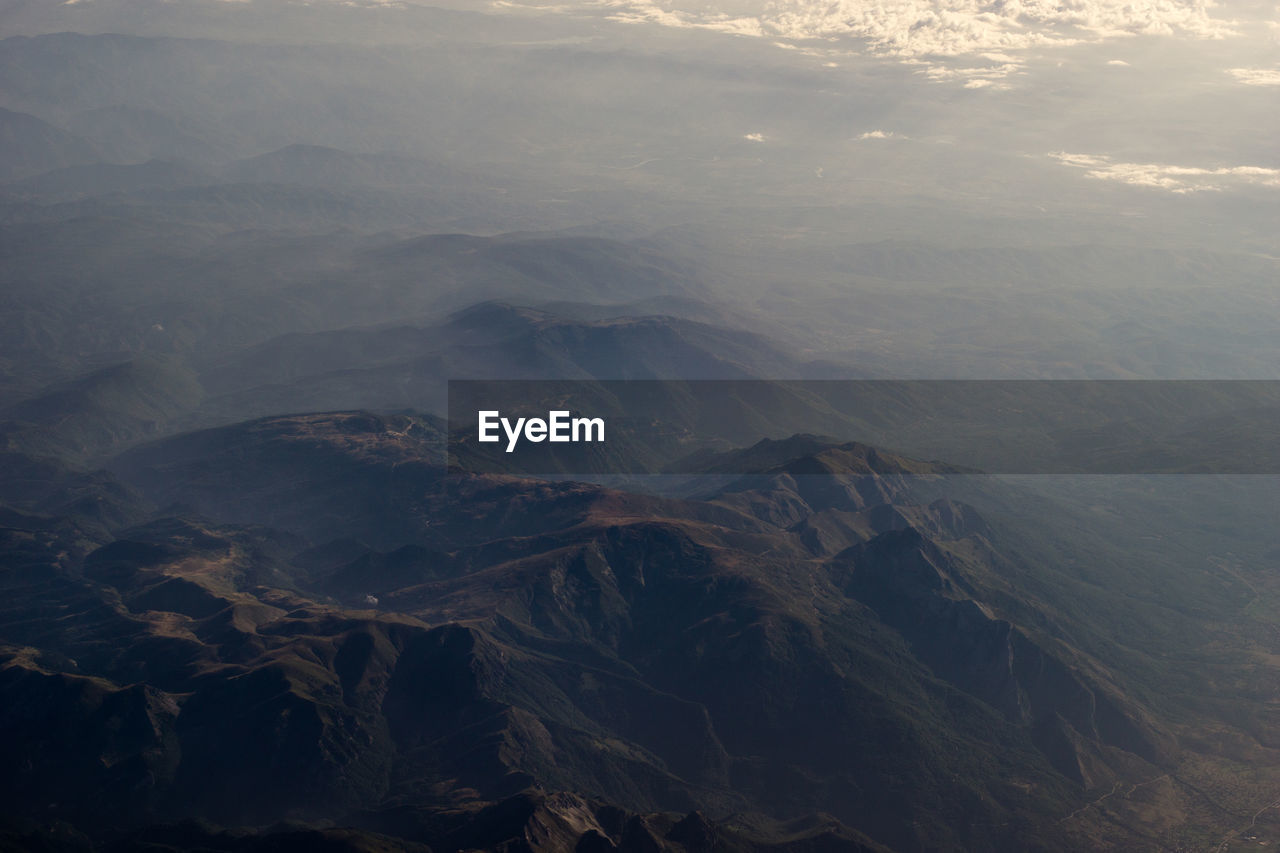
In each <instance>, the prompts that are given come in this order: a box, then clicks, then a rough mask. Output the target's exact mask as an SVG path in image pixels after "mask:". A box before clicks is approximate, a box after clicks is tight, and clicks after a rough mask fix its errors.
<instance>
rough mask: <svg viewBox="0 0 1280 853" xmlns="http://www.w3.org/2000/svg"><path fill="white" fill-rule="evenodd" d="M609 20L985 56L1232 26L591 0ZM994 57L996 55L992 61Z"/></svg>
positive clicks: (1106, 11) (1175, 17)
mask: <svg viewBox="0 0 1280 853" xmlns="http://www.w3.org/2000/svg"><path fill="white" fill-rule="evenodd" d="M593 5H597V6H604V7H606V8H609V9H611V10H612V12H613V17H614V18H615V19H617V20H627V21H649V22H653V23H658V24H663V25H665V26H675V27H700V28H705V29H713V30H721V31H724V32H734V33H739V34H745V35H758V36H765V37H769V38H772V39H775V40H776V39H794V40H809V39H832V38H839V37H842V36H844V37H852V38H857V39H862V40H865V41H867V42H869V43H870V46H871V48H872V49H873V51H875V52H877V53H881V54H887V55H893V56H898V57H904V58H906V57H917V58H920V57H955V56H981V55H983V54H987V55H989V56H991V57H993V61H1002V60H1008V59H1012V55H1011V52H1016V51H1022V50H1026V49H1028V48H1033V47H1041V46H1049V45H1072V44H1079V43H1082V42H1088V43H1096V42H1101V41H1106V40H1109V39H1114V38H1119V37H1124V36H1132V35H1140V34H1151V35H1181V36H1190V37H1194V38H1222V37H1225V36H1227V35H1231V34H1232V33H1233V31H1234V30H1233V25H1232V22H1230V21H1227V20H1223V19H1221V18H1218V17H1215V16H1214V15H1213V10H1214V9H1215V8H1216V3H1215V2H1214V0H1062V2H1058V0H775V1H774V2H760V3H755V4H750V3H743V2H740V3H737V4H734V5H735V6H736V7H737V8H738V11H737V13H736V14H729V13H725V12H714V13H713V12H709V11H708V10H707V5H708V4H706V3H703V2H698V0H598V2H597V3H596V4H593ZM996 56H999V57H1000V59H994V57H996Z"/></svg>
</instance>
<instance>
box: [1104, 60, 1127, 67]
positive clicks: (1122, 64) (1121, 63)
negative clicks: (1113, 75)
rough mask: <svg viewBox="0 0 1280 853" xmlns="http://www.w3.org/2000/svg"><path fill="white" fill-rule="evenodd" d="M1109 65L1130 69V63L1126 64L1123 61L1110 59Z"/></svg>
mask: <svg viewBox="0 0 1280 853" xmlns="http://www.w3.org/2000/svg"><path fill="white" fill-rule="evenodd" d="M1107 64H1108V65H1117V66H1119V67H1121V68H1128V67H1129V63H1127V62H1125V61H1124V60H1123V59H1108V60H1107Z"/></svg>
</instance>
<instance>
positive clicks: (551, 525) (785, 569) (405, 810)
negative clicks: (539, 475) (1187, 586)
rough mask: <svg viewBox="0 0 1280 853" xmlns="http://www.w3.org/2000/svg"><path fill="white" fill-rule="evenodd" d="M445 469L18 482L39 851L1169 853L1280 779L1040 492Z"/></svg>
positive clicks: (148, 463)
mask: <svg viewBox="0 0 1280 853" xmlns="http://www.w3.org/2000/svg"><path fill="white" fill-rule="evenodd" d="M441 447H442V442H441V436H440V434H439V432H438V428H437V427H436V426H435V425H434V424H433V423H432V422H430V421H428V420H423V419H420V418H415V417H411V416H382V417H380V416H372V415H366V414H361V413H348V414H339V415H323V416H320V415H312V416H295V417H285V418H275V419H267V420H263V421H257V422H254V423H251V424H247V425H244V426H243V427H238V428H232V429H225V430H219V431H214V432H208V433H199V434H193V435H191V436H185V437H180V438H178V439H171V440H167V441H165V442H163V443H161V444H159V445H156V446H154V447H152V448H146V449H142V450H139V451H137V452H134V453H131V454H129V455H128V456H127V457H125V458H123V459H121V460H120V461H119V462H118V463H117V465H116V467H115V470H116V471H117V474H116V476H117V477H119V478H123V480H124V481H125V482H124V483H118V482H116V481H115V480H113V478H112V477H111V476H110V475H105V474H99V475H95V477H96V480H95V479H94V478H89V479H86V478H85V476H84V475H74V474H71V473H65V474H60V475H57V476H60V477H62V478H63V480H62V482H64V483H66V484H68V485H67V486H66V489H68V490H70V489H71V487H72V484H79V485H78V486H75V487H76V488H78V489H80V490H82V491H84V492H85V493H86V494H87V495H92V496H93V498H94V500H93V504H94V512H95V513H96V515H95V516H94V517H93V518H89V517H88V515H87V513H86V511H85V509H84V508H83V507H82V506H80V505H66V504H58V503H57V502H51V497H50V495H49V494H48V489H46V490H43V491H42V490H40V489H34V488H31V487H27V488H22V487H20V486H21V482H22V479H21V477H18V476H15V477H13V478H10V479H9V480H8V481H7V483H8V484H7V485H6V493H5V494H4V501H5V503H7V504H8V505H9V506H10V507H11V508H10V509H7V510H5V511H4V512H5V515H4V518H3V525H4V530H3V535H4V536H5V538H6V541H5V547H4V548H3V551H2V553H3V554H4V564H3V573H2V574H0V578H2V580H3V585H4V589H5V596H4V604H3V606H0V637H3V638H4V647H3V661H4V662H3V664H2V666H0V694H2V695H3V696H4V698H5V701H4V703H3V704H2V705H0V707H2V708H3V710H0V730H2V731H3V733H4V736H3V738H0V743H3V748H2V750H0V766H3V773H0V778H2V779H3V780H4V781H3V783H2V784H3V791H2V792H0V793H2V800H0V801H2V802H3V803H4V815H5V826H6V827H7V832H8V833H9V835H8V838H9V839H10V843H11V846H15V847H17V848H19V849H24V848H27V847H30V848H36V847H39V846H40V845H43V847H41V848H40V849H59V848H63V849H75V847H76V845H80V846H81V847H82V848H83V847H85V846H86V845H90V844H94V845H98V846H101V847H102V848H103V849H122V850H123V849H154V850H165V849H172V850H177V849H197V848H199V849H218V850H268V849H269V850H293V849H298V850H302V849H335V850H380V849H420V848H426V847H429V848H430V849H433V850H458V849H474V848H483V849H504V850H548V851H549V850H568V849H582V850H594V849H600V850H606V849H610V848H617V849H624V850H658V849H670V850H712V849H725V850H766V849H769V850H833V851H834V850H873V849H884V848H889V849H898V850H923V849H972V850H990V849H1006V850H1036V849H1041V850H1055V849H1081V848H1112V849H1126V850H1141V849H1151V850H1154V849H1167V848H1168V847H1170V846H1174V845H1175V844H1177V843H1181V842H1182V841H1183V840H1190V841H1197V840H1199V841H1206V840H1209V839H1214V840H1216V839H1217V838H1220V837H1221V835H1222V834H1223V833H1225V832H1226V831H1228V830H1230V829H1233V828H1235V827H1236V826H1238V825H1243V824H1244V823H1246V822H1247V817H1246V819H1245V820H1242V821H1239V822H1237V819H1236V817H1235V815H1236V814H1237V813H1238V812H1243V811H1244V810H1245V809H1246V808H1247V804H1248V803H1249V802H1251V797H1252V796H1255V795H1256V794H1251V793H1250V792H1252V791H1257V790H1258V789H1259V788H1261V789H1264V790H1265V788H1266V786H1267V785H1268V784H1270V783H1273V782H1274V780H1273V779H1272V780H1271V782H1270V783H1269V782H1268V780H1269V779H1270V778H1271V777H1270V775H1269V774H1268V771H1267V770H1266V767H1267V766H1268V762H1270V760H1271V759H1270V757H1269V756H1270V755H1271V753H1270V750H1269V749H1268V748H1267V747H1265V745H1263V744H1264V743H1265V741H1264V742H1261V743H1260V742H1259V741H1257V740H1254V741H1251V740H1250V737H1251V736H1252V735H1251V734H1250V733H1254V734H1257V735H1261V736H1263V737H1266V735H1265V734H1263V731H1264V730H1263V729H1258V728H1257V727H1256V726H1255V725H1254V724H1253V723H1247V722H1244V721H1242V720H1237V721H1232V720H1231V719H1229V718H1223V717H1221V716H1217V715H1216V714H1215V713H1214V712H1213V711H1212V710H1211V709H1208V708H1206V707H1204V706H1203V704H1201V705H1200V706H1196V705H1194V704H1193V703H1188V702H1187V701H1186V700H1184V699H1183V698H1181V697H1179V696H1178V695H1177V694H1176V691H1175V690H1173V689H1172V688H1166V689H1165V691H1164V692H1161V689H1160V687H1159V684H1160V680H1159V679H1154V680H1153V679H1151V678H1149V677H1148V676H1147V675H1145V674H1144V673H1145V672H1146V669H1145V666H1146V665H1145V664H1143V663H1142V662H1141V661H1142V660H1144V659H1145V658H1146V656H1149V655H1150V654H1151V651H1150V650H1149V649H1143V648H1138V647H1135V646H1133V645H1126V644H1123V643H1117V642H1116V641H1115V640H1109V639H1108V637H1109V636H1111V634H1112V632H1111V631H1110V625H1109V624H1108V622H1107V621H1106V620H1107V619H1110V618H1111V613H1112V611H1110V610H1107V609H1105V608H1103V607H1101V606H1099V607H1097V608H1096V609H1095V608H1092V607H1091V605H1090V604H1089V603H1090V602H1092V601H1094V600H1095V599H1098V600H1101V598H1103V597H1105V593H1099V592H1098V591H1097V590H1096V589H1093V588H1091V587H1090V584H1089V583H1087V582H1086V579H1085V578H1084V577H1082V575H1081V573H1080V572H1078V571H1075V570H1073V569H1071V563H1070V561H1069V558H1067V557H1065V556H1063V555H1062V554H1059V555H1058V556H1057V558H1056V559H1055V560H1053V561H1050V560H1049V559H1048V558H1047V557H1046V554H1047V553H1048V552H1047V551H1046V550H1045V548H1044V547H1041V546H1038V545H1036V542H1038V541H1039V540H1041V539H1044V538H1045V537H1046V535H1047V534H1046V531H1053V530H1061V529H1070V528H1071V527H1072V526H1073V525H1074V524H1075V520H1074V518H1073V516H1071V515H1070V513H1065V514H1064V515H1063V518H1062V520H1061V525H1062V526H1061V527H1059V526H1057V525H1056V523H1055V522H1053V521H1052V519H1048V518H1043V519H1041V521H1042V524H1041V525H1040V526H1038V527H1036V528H1033V530H1034V532H1035V535H1034V536H1032V537H1028V536H1027V528H1026V527H1025V526H1024V527H1022V528H1019V527H1018V525H1017V524H1016V523H1011V522H1010V520H1009V518H1008V517H1006V515H1007V513H1006V511H1005V510H1004V509H1002V507H1004V506H1007V505H1008V504H1009V503H1021V504H1023V505H1024V506H1030V505H1033V504H1035V501H1034V500H1033V499H1031V498H1030V497H1028V496H1025V495H1023V496H1019V495H1018V493H1017V492H1016V491H1014V492H1010V491H1009V489H1010V488H1011V487H1007V486H1001V485H999V484H995V483H990V482H986V481H984V483H983V484H982V485H981V486H980V487H972V486H971V487H968V488H969V491H970V493H971V495H973V496H974V498H975V500H978V501H982V500H986V501H987V503H988V504H989V505H990V506H992V507H994V508H995V513H996V514H995V516H993V517H988V516H987V515H986V514H985V512H984V511H982V510H979V509H975V508H974V507H973V506H971V505H967V504H965V503H960V502H957V501H956V500H954V499H950V498H947V497H945V496H939V493H940V492H944V491H946V490H947V489H948V488H949V486H948V483H949V480H948V478H946V477H943V476H941V475H940V473H939V472H940V470H941V469H939V468H936V467H933V466H931V465H929V464H926V463H915V462H911V461H910V460H907V459H905V458H903V457H896V456H893V455H891V454H882V453H880V452H878V451H873V450H871V449H869V448H865V447H863V446H860V445H838V444H832V443H831V442H828V441H824V440H821V439H816V438H813V437H799V438H797V439H794V440H791V441H789V442H776V443H773V444H771V445H768V446H760V447H756V448H753V449H752V451H753V452H754V453H756V454H757V455H758V456H760V457H761V461H762V465H761V466H760V469H759V470H760V471H761V473H760V474H756V475H750V476H747V477H744V478H741V479H739V480H736V481H733V482H731V483H729V484H728V485H725V484H724V483H723V482H720V484H719V485H716V486H714V488H711V490H710V491H709V492H707V493H705V494H703V495H701V496H700V497H699V498H698V499H696V500H693V499H689V500H682V499H675V498H666V497H660V496H656V495H646V494H638V493H627V492H621V491H616V490H610V489H605V488H601V487H598V486H593V485H587V484H582V483H551V482H542V481H538V480H532V479H525V478H517V477H509V476H503V475H483V476H482V475H451V476H445V475H444V473H443V468H442V466H441V464H440V455H439V453H440V449H441ZM11 467H12V470H14V471H15V472H17V473H18V474H21V473H22V471H24V470H28V469H23V468H21V467H20V466H18V464H17V461H16V460H15V461H14V463H13V465H12V466H11ZM46 473H48V472H46ZM77 477H78V479H77ZM29 479H31V478H30V477H28V480H29ZM46 479H50V480H52V479H55V475H54V474H48V477H47V478H46ZM708 482H709V483H710V482H712V481H710V480H709V481H708ZM984 494H985V496H986V497H985V498H984V497H983V496H984ZM1002 500H1003V501H1004V503H1003V504H1002V503H1001V501H1002ZM148 502H149V503H150V507H151V508H150V509H146V506H147V503H148ZM1038 511H1039V510H1037V512H1038ZM104 519H105V521H104ZM1056 536H1057V534H1051V535H1048V538H1050V539H1052V538H1054V537H1056ZM1038 547H1039V548H1040V550H1038V551H1037V550H1036V549H1037V548H1038ZM1089 548H1090V550H1091V552H1092V553H1094V554H1097V555H1103V557H1102V558H1104V559H1105V555H1106V554H1108V553H1109V552H1107V551H1106V549H1105V547H1103V548H1099V547H1097V546H1096V545H1095V544H1094V543H1090V544H1089ZM1223 577H1225V576H1223ZM1073 598H1074V599H1076V600H1077V602H1076V603H1083V604H1084V605H1085V606H1084V607H1081V608H1076V607H1073V606H1072V599H1073ZM1150 606H1152V605H1149V604H1148V605H1143V604H1141V603H1136V602H1135V604H1134V606H1133V608H1131V610H1132V613H1133V615H1134V618H1137V619H1143V618H1146V617H1145V615H1144V614H1145V612H1146V611H1145V610H1144V609H1143V608H1144V607H1150ZM1185 642H1186V643H1187V644H1188V645H1185V646H1179V645H1176V644H1170V645H1169V646H1168V647H1167V651H1168V654H1170V655H1172V656H1173V659H1177V660H1189V659H1191V658H1192V657H1193V656H1194V654H1195V652H1194V650H1192V644H1193V642H1194V641H1193V639H1192V638H1190V637H1189V638H1188V639H1187V640H1186V641H1185ZM1219 642H1221V640H1219ZM1216 671H1219V672H1226V671H1229V670H1216ZM1153 683H1154V684H1155V685H1157V686H1156V687H1154V688H1153V687H1152V684H1153ZM1226 689H1228V688H1224V690H1226ZM1239 707H1249V706H1248V705H1240V706H1239ZM1193 730H1194V731H1199V732H1204V731H1216V732H1218V734H1217V735H1216V737H1217V741H1216V742H1215V741H1206V740H1205V739H1204V738H1203V736H1202V735H1201V736H1195V737H1192V736H1190V735H1189V734H1188V732H1190V731H1193ZM1228 768H1234V769H1235V770H1236V771H1237V772H1239V773H1240V774H1241V775H1240V778H1245V776H1244V774H1245V773H1246V772H1247V774H1248V777H1247V778H1249V779H1251V780H1252V781H1251V782H1249V783H1247V784H1244V785H1239V784H1235V785H1234V786H1233V785H1230V784H1225V782H1224V780H1225V779H1227V778H1229V772H1228ZM1091 803H1092V805H1091ZM1255 808H1256V807H1255ZM1108 809H1121V810H1127V812H1129V813H1140V814H1142V815H1145V816H1146V817H1145V818H1144V819H1143V822H1141V823H1135V822H1134V821H1132V820H1127V821H1126V822H1125V823H1124V825H1123V828H1122V827H1121V826H1120V825H1117V824H1115V823H1113V822H1112V819H1111V816H1112V815H1113V814H1114V812H1111V811H1108ZM415 845H418V846H417V847H415Z"/></svg>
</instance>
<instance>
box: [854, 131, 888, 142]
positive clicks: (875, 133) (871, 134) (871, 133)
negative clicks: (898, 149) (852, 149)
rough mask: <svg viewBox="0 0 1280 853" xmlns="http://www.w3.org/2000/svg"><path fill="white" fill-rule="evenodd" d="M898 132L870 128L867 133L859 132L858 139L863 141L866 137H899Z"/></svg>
mask: <svg viewBox="0 0 1280 853" xmlns="http://www.w3.org/2000/svg"><path fill="white" fill-rule="evenodd" d="M897 138H898V134H896V133H894V132H893V131H892V130H868V131H867V132H866V133H862V134H859V135H858V136H857V139H858V141H859V142H861V141H862V140H864V139H897Z"/></svg>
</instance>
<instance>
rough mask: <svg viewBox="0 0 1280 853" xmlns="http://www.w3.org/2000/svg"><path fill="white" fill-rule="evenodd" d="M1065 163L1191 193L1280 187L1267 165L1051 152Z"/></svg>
mask: <svg viewBox="0 0 1280 853" xmlns="http://www.w3.org/2000/svg"><path fill="white" fill-rule="evenodd" d="M1049 156H1050V157H1052V158H1053V159H1055V160H1057V161H1058V162H1059V163H1061V164H1062V165H1064V166H1072V167H1075V168H1077V169H1084V170H1085V177H1088V178H1093V179H1095V180H1100V181H1116V182H1118V183H1122V184H1130V185H1132V186H1137V187H1149V188H1151V189H1160V190H1167V191H1168V192H1172V193H1178V194H1187V193H1195V192H1221V191H1223V190H1228V189H1238V188H1240V187H1244V186H1260V187H1267V188H1272V189H1280V169H1271V168H1267V167H1265V166H1220V167H1215V168H1205V167H1201V166H1174V165H1168V164H1160V163H1117V162H1115V161H1114V160H1112V159H1111V158H1110V157H1106V156H1103V155H1098V154H1068V153H1067V152H1065V151H1058V152H1053V153H1050V154H1049Z"/></svg>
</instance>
